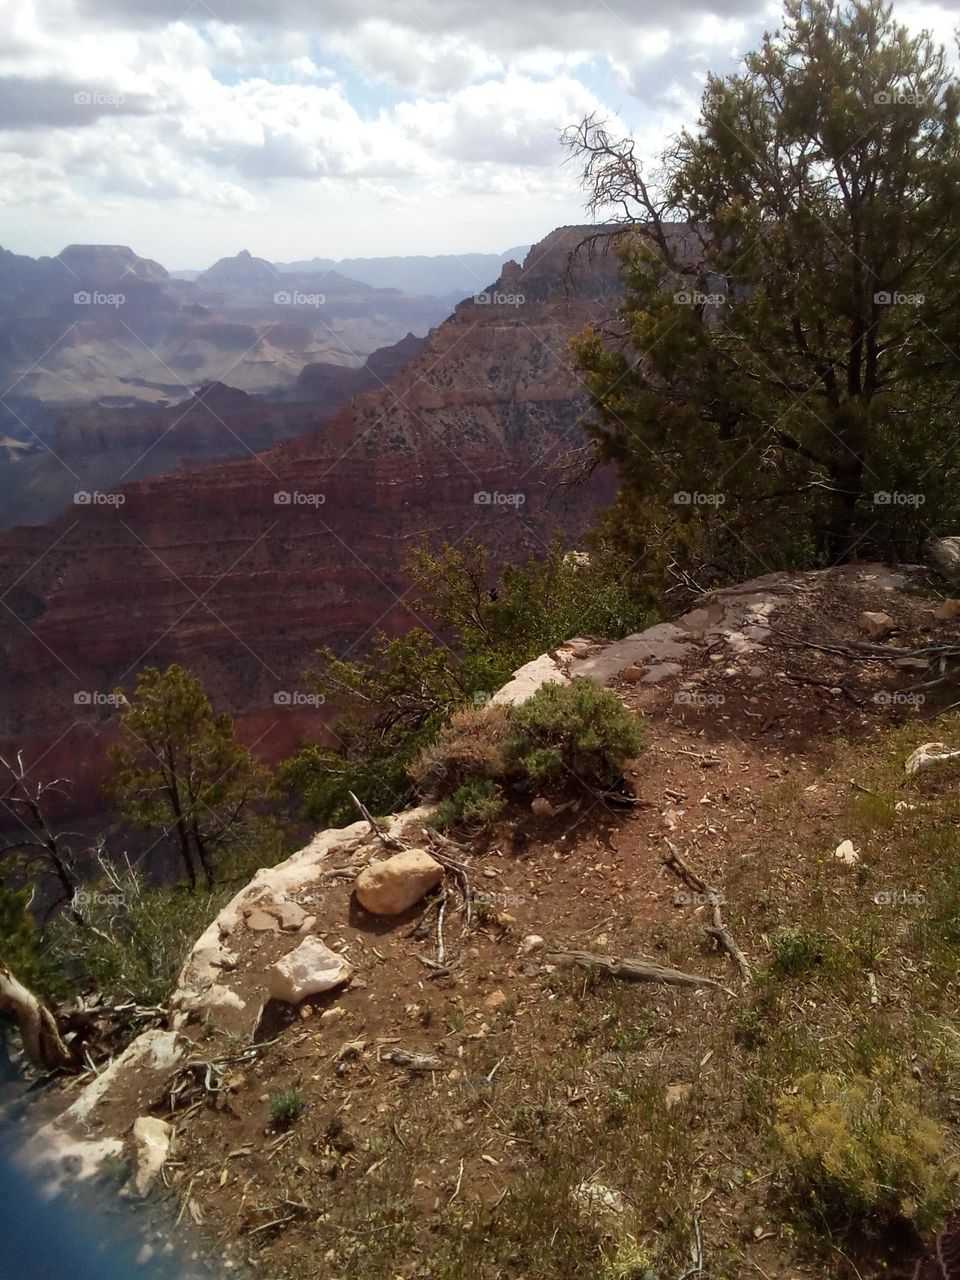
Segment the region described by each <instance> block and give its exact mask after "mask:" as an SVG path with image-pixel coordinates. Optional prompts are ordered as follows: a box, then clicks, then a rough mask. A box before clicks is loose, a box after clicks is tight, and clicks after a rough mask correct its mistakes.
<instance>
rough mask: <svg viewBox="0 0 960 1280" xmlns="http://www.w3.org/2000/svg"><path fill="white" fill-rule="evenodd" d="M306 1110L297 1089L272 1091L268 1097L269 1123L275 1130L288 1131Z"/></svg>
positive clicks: (302, 1098)
mask: <svg viewBox="0 0 960 1280" xmlns="http://www.w3.org/2000/svg"><path fill="white" fill-rule="evenodd" d="M306 1109H307V1100H306V1098H305V1097H304V1096H303V1094H302V1093H301V1092H300V1090H299V1089H291V1088H285V1089H274V1091H273V1093H271V1095H270V1121H271V1123H272V1124H273V1127H274V1128H275V1129H289V1128H290V1126H291V1125H292V1124H294V1123H295V1122H296V1121H297V1120H299V1119H300V1117H301V1116H302V1115H303V1113H304V1111H306Z"/></svg>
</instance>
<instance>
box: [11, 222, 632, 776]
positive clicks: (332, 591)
mask: <svg viewBox="0 0 960 1280" xmlns="http://www.w3.org/2000/svg"><path fill="white" fill-rule="evenodd" d="M586 230H587V229H586V228H565V229H562V230H560V231H557V232H554V233H553V234H552V235H550V236H548V237H547V238H546V239H545V240H544V241H542V242H541V243H540V244H538V245H536V246H534V248H533V249H532V250H531V251H530V253H529V254H528V255H527V257H526V259H525V260H524V263H523V265H522V267H521V266H519V265H516V264H507V266H506V267H505V268H504V271H503V274H502V276H501V278H500V280H499V281H497V282H496V283H495V284H494V285H493V286H492V287H491V288H490V290H488V291H487V293H486V294H483V295H480V296H479V298H478V299H477V300H476V301H474V300H471V301H468V302H464V303H461V304H460V305H459V306H458V307H457V309H456V311H455V313H454V315H452V316H451V317H450V318H449V319H448V320H447V321H446V322H444V323H443V324H442V325H440V326H439V327H438V328H437V329H436V330H435V331H434V332H433V333H432V334H431V336H430V339H429V340H428V342H427V344H426V346H425V348H424V349H423V351H422V352H421V354H420V355H419V356H418V357H417V358H415V359H414V360H413V361H412V363H411V364H409V365H408V366H407V367H406V369H404V370H403V371H402V372H401V373H400V374H399V375H398V376H396V377H394V378H393V380H392V381H390V382H388V383H385V384H383V385H379V386H378V387H377V388H376V389H375V390H372V391H370V392H367V393H365V394H363V395H360V396H358V397H357V398H356V399H354V400H353V401H351V402H350V404H349V405H347V406H346V407H344V408H342V409H341V410H339V411H338V412H337V413H335V414H334V415H333V416H332V417H331V418H330V420H329V421H328V422H327V423H326V424H325V426H324V427H323V429H322V430H321V431H319V432H315V433H313V434H310V435H307V436H305V437H302V438H300V439H297V440H295V441H291V442H289V443H287V444H285V445H282V446H280V447H279V448H276V449H272V450H269V451H267V452H264V453H259V454H256V455H255V456H252V457H248V458H245V459H243V460H240V461H235V462H230V463H227V464H225V465H223V466H217V467H210V468H205V469H203V470H197V471H190V472H185V473H183V474H179V475H167V476H162V477H157V478H153V479H149V478H148V479H143V480H140V481H138V482H136V483H134V484H131V485H127V486H125V487H124V488H123V489H121V490H120V491H118V492H117V493H116V494H106V495H100V500H98V501H96V502H91V504H90V505H87V506H82V507H76V508H72V509H71V510H69V511H68V512H67V513H65V514H64V515H63V516H62V517H61V518H59V519H58V520H56V521H55V522H53V523H51V524H47V525H35V526H28V527H21V528H17V529H13V530H10V531H8V532H7V533H6V534H4V535H2V536H0V592H2V602H3V605H4V608H3V610H0V677H2V678H0V725H2V735H0V736H2V739H3V740H4V741H5V742H6V743H8V744H9V743H11V742H15V743H17V744H19V745H24V746H25V747H26V748H27V754H28V758H34V759H35V758H38V757H39V756H40V755H41V754H43V753H47V754H46V758H45V760H44V762H43V765H42V771H43V772H44V773H46V772H48V771H55V772H59V773H66V774H67V775H68V776H72V777H75V778H79V779H80V782H81V786H83V785H86V786H87V787H88V788H90V787H92V786H93V785H94V783H95V781H96V779H97V777H98V776H99V775H100V774H101V773H102V769H103V749H104V745H105V743H106V742H108V741H109V739H110V737H111V733H112V725H111V717H112V710H113V709H112V707H111V706H110V704H109V702H108V701H107V700H106V699H107V695H108V694H109V693H110V691H111V690H112V689H113V688H114V687H115V686H116V685H118V684H119V685H122V686H123V687H125V688H127V689H129V688H130V687H131V685H132V683H133V680H134V678H135V675H136V672H137V671H138V670H139V669H140V668H142V667H143V666H145V665H148V664H157V665H160V666H163V665H165V664H166V663H169V662H172V661H177V662H181V663H182V664H183V665H185V666H186V667H188V668H189V669H191V670H192V671H195V672H196V673H197V674H199V675H200V676H201V677H202V678H203V680H204V682H205V684H206V685H207V688H208V690H209V692H210V694H211V697H212V698H213V700H214V702H215V703H216V704H217V705H218V706H220V707H226V708H229V709H230V710H232V711H234V712H235V713H237V714H238V716H239V719H240V723H241V727H242V730H243V732H244V735H245V737H246V738H247V740H248V741H250V742H252V743H255V744H256V747H257V750H258V751H259V752H261V753H262V754H264V755H265V756H267V757H268V758H269V757H276V756H277V755H278V754H280V753H283V752H286V751H288V750H289V749H291V748H292V747H293V746H294V745H295V743H296V741H297V740H298V739H299V738H300V736H301V735H302V734H304V733H305V732H315V731H317V730H318V729H319V728H320V727H321V725H322V721H323V711H322V709H317V708H313V707H311V706H310V705H309V704H305V703H303V701H302V696H301V695H302V694H303V692H304V682H303V680H302V672H303V670H304V667H305V666H306V665H307V663H308V661H309V659H310V656H311V654H312V653H313V652H314V651H315V650H316V648H317V647H318V646H320V645H321V644H331V645H333V647H334V648H335V649H336V650H337V651H338V652H339V653H340V654H341V655H346V654H355V655H358V656H359V655H360V654H362V653H363V651H364V648H365V645H366V644H367V643H368V642H369V639H370V637H371V635H372V634H373V632H374V631H375V630H376V629H377V628H385V629H388V630H397V629H403V628H406V627H409V626H411V625H418V624H419V625H422V623H423V620H422V619H420V618H418V617H416V616H415V615H414V614H413V613H412V612H411V610H410V609H409V608H408V606H407V603H406V599H405V594H406V591H407V587H408V584H407V583H406V581H405V580H404V577H403V574H402V568H401V566H402V564H403V562H404V560H405V558H406V555H407V553H408V551H409V550H410V549H411V548H412V547H413V546H414V545H415V544H416V543H417V542H418V541H420V540H421V539H422V538H424V537H425V538H427V539H428V540H429V541H430V542H431V543H433V544H437V543H439V542H441V541H443V540H447V541H450V542H452V543H457V542H460V541H462V540H463V539H464V538H467V537H470V538H475V539H479V540H480V541H482V542H484V543H485V544H486V545H488V546H489V547H490V548H491V551H492V553H493V557H494V559H495V560H506V559H517V558H522V557H524V556H526V555H528V554H531V555H535V554H538V553H539V552H541V551H542V550H543V548H544V545H545V542H546V540H547V539H549V537H550V536H551V533H552V532H553V530H554V529H556V528H557V527H561V528H562V529H563V530H564V532H565V533H566V534H567V535H568V536H569V537H571V538H575V537H576V536H577V535H578V534H579V532H580V531H581V530H582V529H583V527H584V526H585V525H586V524H587V523H588V522H589V521H590V520H591V518H592V517H593V516H594V514H595V513H596V511H597V509H598V507H599V506H600V505H601V504H602V503H603V502H605V501H606V500H607V499H608V497H609V496H610V491H611V482H610V478H609V477H608V476H605V475H603V474H594V476H593V477H592V479H591V480H590V481H589V482H587V483H586V484H585V485H583V486H579V487H577V488H574V489H571V490H567V491H563V490H561V489H560V488H559V486H558V480H557V476H556V474H555V471H554V467H555V465H556V463H557V461H558V459H559V458H560V457H561V456H562V455H563V454H564V453H565V452H566V451H569V450H571V449H573V448H575V447H576V446H578V445H581V444H582V443H583V438H582V434H581V432H580V429H579V426H578V423H579V421H580V419H581V416H582V414H583V413H584V411H585V409H586V407H587V405H586V396H585V394H584V391H583V388H582V386H581V385H580V383H579V381H578V379H577V377H576V375H575V373H574V371H573V369H572V362H571V359H570V354H569V341H570V338H571V337H572V336H573V335H574V334H575V333H576V332H578V331H579V330H581V329H582V328H583V326H584V324H585V323H587V322H588V321H591V320H597V319H602V318H608V317H611V316H612V315H613V314H614V313H615V310H616V305H617V301H618V299H619V283H618V271H617V266H618V264H617V262H616V260H615V258H614V257H613V255H612V254H611V255H607V256H600V257H598V258H596V259H594V260H592V261H589V262H588V261H587V260H586V259H585V258H584V259H583V260H582V262H581V264H580V267H579V269H575V270H573V271H572V272H571V271H570V270H569V268H570V253H571V250H572V249H574V248H575V246H576V245H577V244H578V243H579V242H580V240H581V239H582V237H583V235H584V234H585V232H586Z"/></svg>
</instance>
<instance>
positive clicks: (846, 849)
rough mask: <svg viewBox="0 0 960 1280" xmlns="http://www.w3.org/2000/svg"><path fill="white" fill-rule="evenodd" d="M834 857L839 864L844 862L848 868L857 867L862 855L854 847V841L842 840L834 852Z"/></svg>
mask: <svg viewBox="0 0 960 1280" xmlns="http://www.w3.org/2000/svg"><path fill="white" fill-rule="evenodd" d="M833 856H834V857H835V858H836V859H837V861H838V862H842V863H844V865H845V866H848V867H855V866H856V865H857V863H858V862H859V861H860V855H859V853H857V851H856V849H855V848H854V847H853V841H852V840H841V841H840V843H839V844H838V845H837V847H836V849H835V850H834V852H833Z"/></svg>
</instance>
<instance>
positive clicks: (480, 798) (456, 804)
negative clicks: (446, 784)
mask: <svg viewBox="0 0 960 1280" xmlns="http://www.w3.org/2000/svg"><path fill="white" fill-rule="evenodd" d="M504 804H505V802H504V799H503V796H502V795H501V794H500V789H499V788H498V787H497V785H496V783H494V782H488V781H481V782H468V783H466V784H465V785H464V786H462V787H458V788H457V790H456V791H455V792H454V793H453V795H452V796H449V797H448V798H447V799H445V800H441V801H440V803H439V804H438V805H437V808H436V811H435V812H434V814H433V815H432V817H431V818H430V820H429V821H430V825H431V826H432V827H438V828H439V829H440V830H441V831H445V830H447V829H448V828H450V827H458V828H461V829H462V830H465V831H468V832H470V833H477V832H480V831H482V830H483V829H484V828H485V827H489V826H490V824H491V823H493V822H496V820H497V818H499V817H500V815H501V813H503V810H504Z"/></svg>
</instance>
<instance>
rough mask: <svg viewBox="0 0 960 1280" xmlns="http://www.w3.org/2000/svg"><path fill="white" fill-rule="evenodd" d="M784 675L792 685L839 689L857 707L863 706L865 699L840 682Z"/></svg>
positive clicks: (789, 672)
mask: <svg viewBox="0 0 960 1280" xmlns="http://www.w3.org/2000/svg"><path fill="white" fill-rule="evenodd" d="M784 675H785V676H786V678H787V679H788V680H789V681H790V682H791V684H812V685H814V686H815V687H816V688H818V689H839V690H840V692H841V693H842V694H843V695H844V697H846V698H849V699H850V701H851V702H852V703H854V704H855V705H856V706H858V707H862V706H863V703H864V699H863V698H861V697H860V695H859V694H858V693H854V691H853V690H852V689H850V688H848V687H847V685H845V684H841V682H840V681H839V680H823V679H821V678H820V677H818V676H802V675H798V674H797V673H796V672H794V671H785V672H784Z"/></svg>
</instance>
